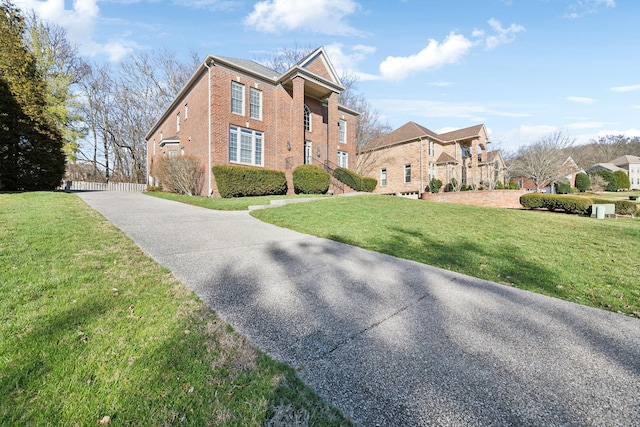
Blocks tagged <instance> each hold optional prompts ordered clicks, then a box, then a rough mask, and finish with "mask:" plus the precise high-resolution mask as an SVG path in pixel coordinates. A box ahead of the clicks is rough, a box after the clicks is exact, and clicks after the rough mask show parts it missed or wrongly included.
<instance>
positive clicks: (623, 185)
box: [613, 171, 631, 190]
mask: <svg viewBox="0 0 640 427" xmlns="http://www.w3.org/2000/svg"><path fill="white" fill-rule="evenodd" d="M613 178H614V179H615V180H616V186H617V187H618V190H628V189H629V188H631V181H629V175H627V174H626V173H625V172H624V171H615V172H614V173H613Z"/></svg>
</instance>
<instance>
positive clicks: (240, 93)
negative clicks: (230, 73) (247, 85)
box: [231, 82, 244, 116]
mask: <svg viewBox="0 0 640 427" xmlns="http://www.w3.org/2000/svg"><path fill="white" fill-rule="evenodd" d="M231 112H232V113H235V114H240V115H242V116H244V85H243V84H240V83H238V82H231Z"/></svg>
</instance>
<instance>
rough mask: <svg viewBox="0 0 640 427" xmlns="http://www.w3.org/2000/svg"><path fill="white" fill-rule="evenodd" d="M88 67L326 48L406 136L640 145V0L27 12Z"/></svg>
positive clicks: (184, 3)
mask: <svg viewBox="0 0 640 427" xmlns="http://www.w3.org/2000/svg"><path fill="white" fill-rule="evenodd" d="M14 2H15V3H16V4H17V5H19V6H21V7H23V8H33V9H35V10H36V11H37V12H38V13H39V14H40V16H41V17H43V18H44V19H48V20H50V21H52V22H54V23H57V24H59V25H62V26H63V27H65V28H66V29H67V31H68V35H69V38H70V39H71V40H72V41H74V42H75V43H76V44H78V46H79V48H80V52H81V53H82V54H83V55H84V56H86V57H87V58H88V59H92V60H96V61H112V62H118V61H119V60H122V59H123V58H125V57H126V56H127V55H129V54H130V53H140V52H144V51H151V50H154V49H158V48H169V49H171V50H173V51H174V52H176V53H178V55H179V56H183V58H184V59H186V58H187V56H188V53H189V52H191V51H194V52H197V53H198V54H199V56H200V57H201V58H202V59H204V57H205V56H206V55H207V54H208V53H212V54H217V55H224V56H234V57H239V58H247V59H254V60H261V59H264V58H266V57H269V56H271V55H273V53H274V52H277V51H278V49H280V48H292V47H294V46H295V45H297V46H301V47H314V48H315V47H317V46H324V47H325V49H326V50H327V52H328V54H329V57H330V59H331V60H332V62H333V64H334V66H335V67H336V69H337V70H338V71H339V72H340V71H341V70H348V71H349V72H352V73H356V74H357V75H358V76H359V77H360V83H359V85H358V88H359V90H360V92H362V93H363V94H364V95H365V96H366V97H367V99H368V100H369V101H370V103H371V104H372V106H373V107H374V108H375V109H376V110H378V112H379V113H380V115H381V117H382V118H383V119H384V120H385V121H388V122H389V124H390V125H391V126H393V127H394V128H395V127H398V126H401V125H402V124H404V123H406V122H407V121H410V120H412V121H415V122H417V123H419V124H421V125H423V126H426V127H428V128H429V129H432V130H433V131H436V132H445V131H449V130H452V129H457V128H463V127H467V126H472V125H475V124H478V123H484V124H485V126H486V127H487V129H488V130H489V133H490V136H491V140H492V142H493V143H494V144H493V145H494V148H501V149H504V150H515V149H517V148H518V147H519V146H520V145H522V144H527V143H530V142H533V141H535V140H536V139H537V138H539V137H540V136H541V135H543V134H545V133H549V132H553V131H557V130H562V131H565V132H567V133H568V134H570V135H571V136H573V137H575V138H576V140H577V141H578V142H579V143H580V142H587V141H588V140H589V139H592V138H597V137H598V136H599V135H606V134H625V135H629V136H637V135H640V123H639V121H638V117H639V116H640V31H638V19H639V18H640V2H638V1H637V0H432V1H429V0H385V1H380V0H378V1H365V0H263V1H250V0H246V1H242V0H238V1H236V0H173V1H166V0H165V1H163V0H105V1H101V0H76V1H63V0H48V1H37V0H14Z"/></svg>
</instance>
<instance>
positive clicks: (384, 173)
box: [380, 168, 387, 186]
mask: <svg viewBox="0 0 640 427" xmlns="http://www.w3.org/2000/svg"><path fill="white" fill-rule="evenodd" d="M380 185H382V186H385V185H387V169H386V168H382V169H380Z"/></svg>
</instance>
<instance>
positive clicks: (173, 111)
mask: <svg viewBox="0 0 640 427" xmlns="http://www.w3.org/2000/svg"><path fill="white" fill-rule="evenodd" d="M343 90H344V87H343V86H342V84H341V82H340V78H339V77H338V75H337V74H336V71H335V69H334V68H333V66H332V65H331V62H330V61H329V58H328V57H327V55H326V53H325V50H324V49H323V48H322V47H321V48H318V49H316V50H315V51H314V52H312V53H311V54H309V55H308V56H307V57H306V58H304V59H303V60H301V61H300V62H299V63H298V64H296V65H295V66H293V67H292V68H291V69H289V70H288V71H286V72H285V73H283V74H280V73H278V72H276V71H273V70H271V69H269V68H267V67H264V66H262V65H260V64H258V63H257V62H254V61H251V60H246V59H238V58H229V57H225V56H215V55H209V56H207V58H206V59H205V60H204V62H203V63H202V64H201V65H200V66H199V67H198V69H197V70H196V71H195V73H194V74H193V76H192V77H191V78H190V80H189V82H188V83H187V84H186V85H185V87H184V88H183V89H182V90H181V91H180V93H179V94H178V95H177V96H176V98H175V99H174V101H173V102H172V103H171V105H169V107H168V108H167V110H166V111H165V112H164V114H163V115H162V116H161V117H160V118H159V119H158V121H157V122H156V123H155V124H154V125H153V127H152V128H151V129H150V130H149V132H148V133H147V135H146V136H145V139H146V141H147V170H148V171H149V172H148V183H149V184H150V185H154V184H157V180H156V179H155V177H154V176H153V170H154V162H155V161H157V159H158V158H159V156H183V155H185V156H187V155H188V156H194V157H197V158H199V159H200V160H201V165H202V181H203V185H202V187H203V189H202V195H216V194H219V193H218V192H217V187H216V183H215V178H214V176H213V174H212V172H211V168H212V166H214V165H220V164H233V165H242V166H247V167H258V168H267V169H276V170H281V171H284V172H285V173H286V176H287V184H288V188H289V192H290V193H291V192H293V182H292V172H293V169H294V168H295V167H297V166H299V165H301V164H304V163H313V164H317V165H320V166H323V167H326V168H335V167H336V166H342V167H347V168H350V169H355V164H356V157H355V156H356V139H355V130H356V119H357V116H358V113H357V112H355V111H353V110H351V109H349V108H346V107H344V106H342V105H339V104H338V96H339V95H340V93H341V92H342V91H343Z"/></svg>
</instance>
